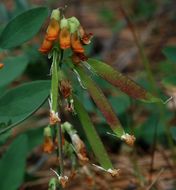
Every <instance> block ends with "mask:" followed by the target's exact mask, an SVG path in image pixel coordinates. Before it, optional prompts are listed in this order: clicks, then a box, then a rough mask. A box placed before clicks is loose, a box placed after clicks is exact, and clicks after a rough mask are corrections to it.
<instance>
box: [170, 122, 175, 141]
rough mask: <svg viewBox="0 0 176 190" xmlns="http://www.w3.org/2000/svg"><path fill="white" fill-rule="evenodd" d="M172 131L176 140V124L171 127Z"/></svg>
mask: <svg viewBox="0 0 176 190" xmlns="http://www.w3.org/2000/svg"><path fill="white" fill-rule="evenodd" d="M170 132H171V134H172V138H173V139H174V140H175V141H176V126H173V127H171V128H170Z"/></svg>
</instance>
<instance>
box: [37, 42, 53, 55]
mask: <svg viewBox="0 0 176 190" xmlns="http://www.w3.org/2000/svg"><path fill="white" fill-rule="evenodd" d="M52 46H53V42H52V41H49V40H47V39H46V38H45V39H44V40H43V43H42V45H41V47H40V48H39V51H40V52H42V53H48V52H49V51H50V50H51V49H52Z"/></svg>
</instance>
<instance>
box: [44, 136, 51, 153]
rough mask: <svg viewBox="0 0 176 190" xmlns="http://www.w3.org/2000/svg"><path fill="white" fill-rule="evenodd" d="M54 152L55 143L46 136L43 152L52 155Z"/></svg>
mask: <svg viewBox="0 0 176 190" xmlns="http://www.w3.org/2000/svg"><path fill="white" fill-rule="evenodd" d="M53 150H54V143H53V141H52V138H51V137H49V136H46V137H45V139H44V144H43V151H44V152H46V153H52V152H53Z"/></svg>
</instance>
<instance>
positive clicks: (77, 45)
mask: <svg viewBox="0 0 176 190" xmlns="http://www.w3.org/2000/svg"><path fill="white" fill-rule="evenodd" d="M71 46H72V49H73V51H74V52H76V53H84V48H83V46H82V44H81V42H80V40H79V36H78V33H77V32H74V33H73V34H72V35H71Z"/></svg>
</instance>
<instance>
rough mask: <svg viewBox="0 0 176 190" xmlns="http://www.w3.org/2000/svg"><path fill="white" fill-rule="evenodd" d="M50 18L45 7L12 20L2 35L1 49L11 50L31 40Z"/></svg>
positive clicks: (0, 37)
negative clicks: (47, 18)
mask: <svg viewBox="0 0 176 190" xmlns="http://www.w3.org/2000/svg"><path fill="white" fill-rule="evenodd" d="M47 16H48V9H47V8H45V7H39V8H34V9H31V10H28V11H25V12H24V13H22V14H20V15H18V16H17V17H15V18H14V19H12V20H11V21H10V22H9V23H8V24H7V26H6V27H5V29H4V30H3V31H2V33H1V35H0V48H2V49H10V48H14V47H17V46H19V45H21V44H23V43H24V42H26V41H27V40H30V39H31V38H32V37H33V36H34V35H36V33H37V32H38V31H39V29H40V28H41V26H42V24H43V22H44V21H45V19H46V17H47Z"/></svg>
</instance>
